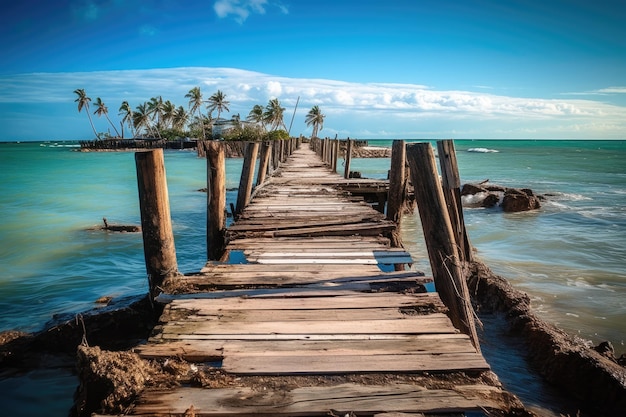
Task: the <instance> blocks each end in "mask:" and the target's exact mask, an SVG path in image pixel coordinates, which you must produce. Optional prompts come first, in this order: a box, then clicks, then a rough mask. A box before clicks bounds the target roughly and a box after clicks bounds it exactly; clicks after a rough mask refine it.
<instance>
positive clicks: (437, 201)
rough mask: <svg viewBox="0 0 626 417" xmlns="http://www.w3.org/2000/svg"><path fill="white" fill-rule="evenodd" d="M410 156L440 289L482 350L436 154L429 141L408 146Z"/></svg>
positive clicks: (453, 316) (452, 313)
mask: <svg viewBox="0 0 626 417" xmlns="http://www.w3.org/2000/svg"><path fill="white" fill-rule="evenodd" d="M407 159H408V161H409V165H410V167H411V178H412V182H413V187H414V188H415V198H416V200H417V207H418V209H419V214H420V219H421V222H422V229H423V230H424V238H425V240H426V246H427V249H428V257H429V259H430V265H431V268H432V271H433V279H434V281H435V287H436V288H437V292H438V293H439V295H440V296H441V299H442V300H443V302H444V304H446V306H447V307H448V308H449V309H450V320H452V323H454V325H455V326H456V327H457V328H458V329H459V330H461V331H462V332H463V333H465V334H467V335H469V336H470V338H471V339H472V342H473V343H474V346H475V347H476V349H477V350H479V351H480V345H479V343H478V335H477V333H476V326H475V324H474V312H473V310H472V306H471V304H470V298H469V291H468V289H467V283H466V281H465V279H464V277H463V273H462V271H461V262H460V260H459V256H458V251H457V248H456V239H455V238H454V232H453V229H452V225H451V224H450V217H449V216H448V210H447V207H446V201H445V197H444V195H443V190H442V187H441V183H440V181H439V175H438V172H437V166H436V163H435V154H434V152H433V149H432V146H430V143H415V144H411V145H408V146H407Z"/></svg>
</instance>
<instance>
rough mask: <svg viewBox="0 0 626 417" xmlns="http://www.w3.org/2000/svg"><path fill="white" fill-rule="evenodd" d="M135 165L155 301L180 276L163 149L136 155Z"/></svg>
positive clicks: (147, 268)
mask: <svg viewBox="0 0 626 417" xmlns="http://www.w3.org/2000/svg"><path fill="white" fill-rule="evenodd" d="M135 165H136V168H137V185H138V190H139V208H140V211H141V230H142V234H143V250H144V256H145V261H146V270H147V273H148V280H149V284H150V295H151V296H152V297H153V298H154V297H156V296H157V295H158V293H159V292H160V290H159V287H160V286H161V285H162V284H163V280H164V279H165V278H170V277H174V276H176V275H179V272H178V264H177V262H176V247H175V245H174V233H173V231H172V219H171V216H170V203H169V197H168V191H167V181H166V177H165V162H164V160H163V150H162V149H154V150H151V151H147V152H137V153H135Z"/></svg>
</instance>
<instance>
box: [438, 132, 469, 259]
mask: <svg viewBox="0 0 626 417" xmlns="http://www.w3.org/2000/svg"><path fill="white" fill-rule="evenodd" d="M437 153H438V154H439V165H440V166H441V183H442V186H443V195H444V196H445V198H446V203H447V206H448V213H449V215H450V222H451V223H452V230H453V232H454V237H455V239H456V244H457V246H458V248H459V257H460V259H461V261H468V262H470V261H471V260H472V246H471V244H470V241H469V237H468V236H467V230H466V229H465V220H464V218H463V206H462V203H461V178H460V176H459V168H458V164H457V160H456V152H455V150H454V142H453V141H452V140H438V141H437Z"/></svg>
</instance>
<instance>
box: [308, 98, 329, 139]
mask: <svg viewBox="0 0 626 417" xmlns="http://www.w3.org/2000/svg"><path fill="white" fill-rule="evenodd" d="M325 117H326V116H325V115H323V114H322V112H321V110H320V108H319V106H313V107H312V108H311V110H309V112H308V113H307V115H306V125H307V126H311V125H313V132H311V139H313V138H316V137H317V132H318V131H320V130H322V129H323V128H324V118H325Z"/></svg>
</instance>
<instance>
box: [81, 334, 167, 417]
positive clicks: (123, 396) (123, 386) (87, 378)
mask: <svg viewBox="0 0 626 417" xmlns="http://www.w3.org/2000/svg"><path fill="white" fill-rule="evenodd" d="M77 366H78V373H79V379H80V381H81V384H80V387H79V388H78V390H77V393H76V399H75V408H76V412H77V415H79V416H82V415H90V414H91V411H93V410H97V411H101V412H104V413H116V414H122V413H124V412H125V411H126V408H127V407H128V406H130V405H131V404H132V402H133V400H135V399H136V398H137V396H138V395H139V394H140V393H141V392H142V391H143V390H144V388H145V387H146V385H148V384H149V383H150V382H151V381H152V380H154V379H155V376H156V375H159V373H160V371H159V370H158V369H157V367H155V366H154V365H153V364H152V363H150V362H148V361H145V360H142V359H141V358H140V357H139V355H137V354H136V353H131V352H111V351H104V350H101V349H100V348H99V347H97V346H96V347H89V346H85V345H81V346H79V347H78V353H77Z"/></svg>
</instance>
